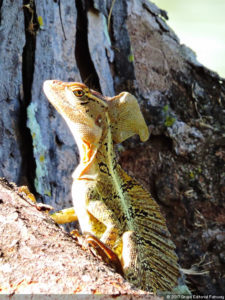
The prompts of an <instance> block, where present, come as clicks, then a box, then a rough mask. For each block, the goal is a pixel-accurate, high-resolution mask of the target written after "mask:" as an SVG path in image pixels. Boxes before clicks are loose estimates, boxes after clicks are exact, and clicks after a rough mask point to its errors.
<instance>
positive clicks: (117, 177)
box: [44, 80, 180, 292]
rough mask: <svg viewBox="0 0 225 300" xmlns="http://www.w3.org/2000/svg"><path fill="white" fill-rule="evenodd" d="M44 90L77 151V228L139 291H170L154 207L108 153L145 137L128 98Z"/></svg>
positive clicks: (71, 87)
mask: <svg viewBox="0 0 225 300" xmlns="http://www.w3.org/2000/svg"><path fill="white" fill-rule="evenodd" d="M44 92H45V94H46V96H47V98H48V99H49V101H50V102H51V103H52V104H53V106H54V107H55V108H56V109H57V110H58V112H59V113H60V114H61V115H62V116H63V118H64V119H65V121H66V122H67V124H68V126H69V127H70V129H71V132H72V134H73V135H74V138H75V140H76V143H77V145H78V148H79V152H80V164H79V165H78V167H77V168H76V170H75V172H74V173H73V185H72V198H73V205H74V210H75V212H76V215H77V218H78V221H79V224H80V227H81V230H82V232H83V233H85V232H86V233H90V234H92V235H94V236H96V237H97V238H99V239H100V241H101V242H103V243H104V244H105V245H106V246H107V247H109V248H110V249H111V250H113V251H114V252H115V253H116V254H117V256H118V258H119V259H120V261H121V264H122V267H123V272H124V275H125V277H126V278H127V279H128V280H129V281H130V282H132V283H133V284H134V285H136V286H137V287H139V288H142V289H144V290H149V291H154V292H156V291H157V290H160V291H171V290H172V289H173V288H174V287H175V286H177V284H178V278H179V277H180V272H179V265H178V263H177V256H176V254H175V252H174V249H175V246H174V244H173V242H172V241H171V240H170V234H169V231H168V229H167V227H166V222H165V219H164V218H163V216H162V215H161V213H160V209H159V206H158V204H157V203H156V202H155V201H154V200H153V199H152V197H151V196H150V194H149V193H148V192H147V191H146V190H145V189H144V188H143V187H141V186H140V185H139V184H138V182H137V181H135V180H134V179H132V178H131V177H130V176H128V174H126V172H125V171H124V170H123V169H122V168H121V167H120V165H119V164H118V163H117V160H116V156H115V153H114V149H113V144H114V143H120V142H122V141H124V140H126V139H127V138H129V137H131V136H133V135H134V134H138V135H139V136H140V139H141V140H142V141H146V140H147V139H148V137H149V132H148V128H147V125H146V123H145V121H144V118H143V116H142V113H141V111H140V108H139V105H138V102H137V100H136V98H135V97H134V96H132V95H131V94H129V93H126V92H123V93H121V94H119V95H118V96H115V97H113V98H107V97H103V96H102V95H101V94H99V93H97V92H95V91H93V90H90V89H89V88H88V87H87V86H86V85H84V84H81V83H76V82H73V83H66V82H61V81H57V80H54V81H53V80H48V81H46V82H45V83H44Z"/></svg>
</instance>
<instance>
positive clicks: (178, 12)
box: [154, 0, 225, 77]
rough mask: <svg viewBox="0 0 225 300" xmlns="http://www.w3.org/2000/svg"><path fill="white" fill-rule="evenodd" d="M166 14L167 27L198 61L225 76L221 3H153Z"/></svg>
mask: <svg viewBox="0 0 225 300" xmlns="http://www.w3.org/2000/svg"><path fill="white" fill-rule="evenodd" d="M154 3H155V4H156V5H157V6H158V7H160V8H162V9H165V10H166V11H167V12H168V16H169V20H168V22H167V23H168V24H169V25H170V27H171V28H173V30H174V31H175V32H176V34H177V35H178V37H179V38H180V41H181V43H184V44H185V45H187V46H188V47H191V48H192V50H194V51H195V53H196V55H197V58H198V60H199V61H200V62H201V63H202V64H204V65H205V66H206V67H208V68H209V69H211V70H213V71H216V72H218V73H219V75H220V76H222V77H225V19H224V12H225V1H224V0H214V1H213V0H198V1H195V0H189V1H184V0H169V1H168V0H154Z"/></svg>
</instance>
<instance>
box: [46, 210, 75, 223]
mask: <svg viewBox="0 0 225 300" xmlns="http://www.w3.org/2000/svg"><path fill="white" fill-rule="evenodd" d="M50 217H51V218H52V219H53V220H54V221H55V222H56V223H57V224H65V223H71V222H75V221H77V219H78V218H77V215H76V212H75V210H74V208H73V207H69V208H65V209H62V210H59V211H56V212H55V213H53V214H51V215H50Z"/></svg>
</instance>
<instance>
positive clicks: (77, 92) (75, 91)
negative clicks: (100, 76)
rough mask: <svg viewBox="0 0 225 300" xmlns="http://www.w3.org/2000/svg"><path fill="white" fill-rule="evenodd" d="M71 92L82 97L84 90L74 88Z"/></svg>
mask: <svg viewBox="0 0 225 300" xmlns="http://www.w3.org/2000/svg"><path fill="white" fill-rule="evenodd" d="M73 93H74V95H75V96H76V97H82V96H84V91H83V90H82V89H77V90H74V91H73Z"/></svg>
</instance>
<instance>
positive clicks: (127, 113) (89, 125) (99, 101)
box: [43, 80, 149, 144]
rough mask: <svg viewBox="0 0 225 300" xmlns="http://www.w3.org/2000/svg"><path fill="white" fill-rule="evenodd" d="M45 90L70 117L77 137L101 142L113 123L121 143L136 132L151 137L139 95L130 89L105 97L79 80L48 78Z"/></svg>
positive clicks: (90, 141)
mask: <svg viewBox="0 0 225 300" xmlns="http://www.w3.org/2000/svg"><path fill="white" fill-rule="evenodd" d="M43 88H44V92H45V94H46V96H47V98H48V100H49V101H50V102H51V103H52V105H53V106H54V107H55V108H56V110H57V111H58V112H59V113H60V114H61V115H62V116H63V117H64V119H65V120H66V121H67V123H68V125H69V127H70V129H71V131H72V133H73V135H74V137H75V138H76V140H77V138H78V137H79V138H81V139H82V140H83V141H84V140H85V141H87V142H88V143H94V144H96V143H98V141H99V140H100V139H101V137H102V136H105V134H106V133H107V129H108V127H109V126H110V127H111V130H112V139H113V141H114V142H115V143H120V142H122V141H124V140H126V139H128V138H129V137H131V136H133V135H134V134H138V135H139V136H140V138H141V140H142V141H146V140H147V139H148V137H149V131H148V127H147V125H146V123H145V120H144V118H143V115H142V113H141V111H140V107H139V104H138V101H137V99H136V98H135V97H134V96H133V95H131V94H130V93H127V92H122V93H120V94H119V95H118V96H115V97H113V98H109V97H103V96H102V95H101V94H100V93H98V92H96V91H93V90H91V89H89V88H88V87H87V86H86V85H85V84H83V83H79V82H62V81H59V80H47V81H45V82H44V86H43Z"/></svg>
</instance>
